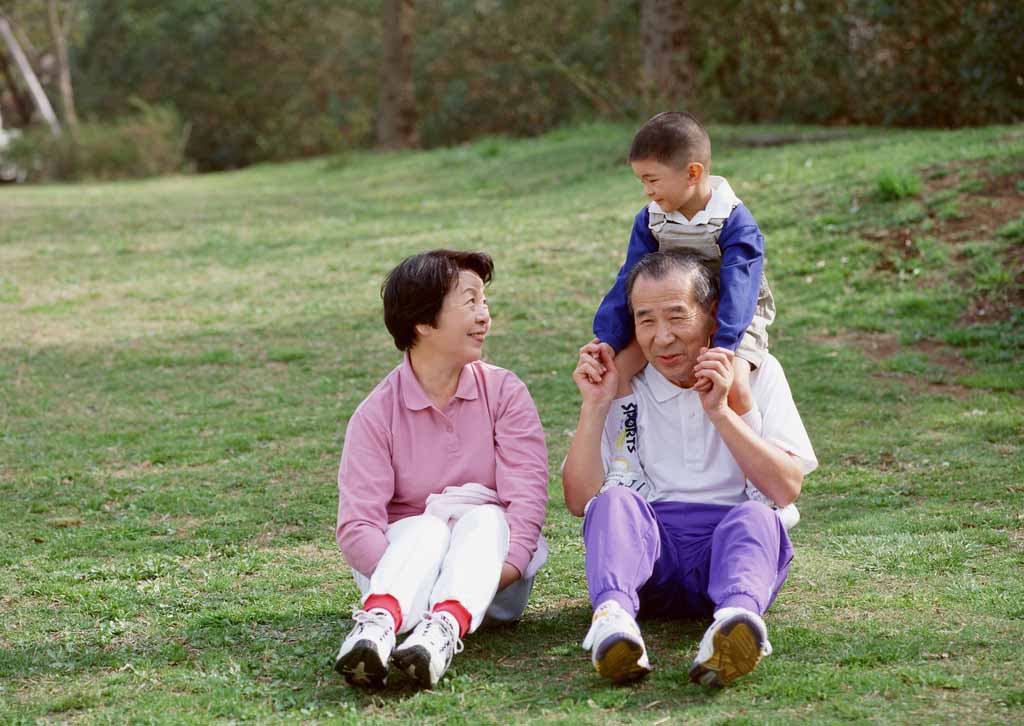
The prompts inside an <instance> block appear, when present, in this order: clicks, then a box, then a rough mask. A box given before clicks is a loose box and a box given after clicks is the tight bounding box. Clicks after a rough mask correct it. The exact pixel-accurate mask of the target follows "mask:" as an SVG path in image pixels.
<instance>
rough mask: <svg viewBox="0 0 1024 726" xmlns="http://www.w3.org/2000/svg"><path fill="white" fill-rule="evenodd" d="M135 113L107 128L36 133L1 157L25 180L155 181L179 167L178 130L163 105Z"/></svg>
mask: <svg viewBox="0 0 1024 726" xmlns="http://www.w3.org/2000/svg"><path fill="white" fill-rule="evenodd" d="M135 109H136V112H135V113H134V114H133V115H131V116H125V117H123V118H120V119H116V120H114V121H112V122H109V123H102V122H91V123H84V124H80V125H79V127H78V130H77V132H76V133H74V134H72V133H71V132H70V131H69V130H67V129H65V131H64V133H63V134H61V135H60V136H54V135H53V134H51V133H50V131H49V130H48V129H43V128H37V129H33V130H31V131H29V132H28V133H26V134H24V135H22V136H20V137H19V138H17V139H16V140H15V141H14V142H13V143H12V144H11V147H10V149H9V150H8V152H7V157H8V158H9V159H10V160H11V161H13V162H14V163H15V164H16V165H17V166H19V167H20V168H22V169H25V170H26V171H27V172H28V179H29V180H30V181H75V180H79V179H124V178H132V177H146V176H156V175H158V174H170V173H174V172H178V171H182V170H183V169H184V168H185V156H184V141H185V138H184V129H183V127H182V123H181V120H180V119H179V117H178V114H177V113H176V112H175V111H173V110H172V109H170V108H167V107H164V106H149V105H147V104H145V103H142V102H136V103H135Z"/></svg>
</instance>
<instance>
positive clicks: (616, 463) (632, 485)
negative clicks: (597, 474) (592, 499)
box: [598, 457, 647, 494]
mask: <svg viewBox="0 0 1024 726" xmlns="http://www.w3.org/2000/svg"><path fill="white" fill-rule="evenodd" d="M646 486H647V477H646V476H644V473H643V472H642V471H635V470H633V469H631V468H630V466H629V461H627V460H626V459H625V458H623V457H616V458H615V459H613V460H612V465H611V468H610V469H609V470H608V475H607V476H606V477H605V478H604V483H603V484H602V485H601V489H600V491H598V494H601V493H602V492H606V491H608V490H609V489H611V488H612V487H627V488H629V489H632V490H633V491H635V492H641V491H642V490H643V489H644V488H645V487H646Z"/></svg>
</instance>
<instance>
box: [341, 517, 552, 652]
mask: <svg viewBox="0 0 1024 726" xmlns="http://www.w3.org/2000/svg"><path fill="white" fill-rule="evenodd" d="M387 537H388V548H387V549H386V550H385V551H384V556H383V557H382V558H381V559H380V562H379V563H378V564H377V569H376V570H374V572H373V576H372V577H369V578H367V577H366V576H364V575H362V574H361V573H359V572H356V571H355V570H353V571H352V574H353V576H354V577H355V581H356V585H357V586H358V587H359V591H360V592H361V593H362V602H365V601H366V598H367V597H369V596H370V595H371V594H374V595H391V596H392V597H394V598H395V599H396V600H398V605H399V607H400V608H401V609H402V628H401V630H400V631H399V632H400V633H405V632H408V631H410V630H412V629H413V628H414V627H416V624H417V623H419V622H420V620H422V619H423V615H424V613H426V612H429V611H430V610H431V609H432V608H433V607H434V606H435V605H437V604H438V603H442V602H444V601H445V600H457V601H458V602H459V603H460V604H461V605H462V606H463V607H464V608H466V610H468V611H469V614H470V616H471V617H472V623H471V625H470V628H469V632H471V633H472V632H473V631H475V630H476V629H477V628H478V627H480V624H481V623H482V622H483V621H484V617H485V616H488V618H489V619H491V620H495V621H502V622H504V621H511V620H516V619H518V618H519V617H520V616H521V615H522V614H523V611H524V610H525V609H526V602H527V600H528V599H529V597H530V590H531V589H532V587H533V580H532V578H530V579H529V580H528V579H527V578H525V577H523V578H521V579H520V580H517V581H516V582H514V583H512V584H511V585H509V586H508V587H507V588H505V589H504V590H502V591H501V593H500V594H499V595H498V597H495V593H496V592H497V590H498V581H499V580H500V579H501V566H502V564H503V563H504V562H505V557H506V556H507V555H508V542H509V531H508V523H507V522H506V521H505V513H504V512H503V511H502V510H501V508H500V507H497V506H494V505H480V506H476V507H472V508H471V509H470V510H469V511H467V512H466V513H465V514H463V515H462V516H461V517H460V518H459V519H458V520H457V521H456V522H455V523H454V524H453V526H451V528H449V526H448V524H447V523H446V522H443V521H441V520H440V519H438V518H437V517H435V516H433V515H431V514H420V515H418V516H415V517H406V518H405V519H400V520H398V521H397V522H395V523H394V524H392V525H390V526H389V527H388V532H387Z"/></svg>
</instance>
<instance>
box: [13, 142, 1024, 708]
mask: <svg viewBox="0 0 1024 726" xmlns="http://www.w3.org/2000/svg"><path fill="white" fill-rule="evenodd" d="M785 131H786V133H793V131H792V129H786V130H785ZM803 131H806V132H807V133H808V134H811V136H810V137H809V138H816V137H814V133H815V132H816V130H814V129H805V130H803ZM777 132H778V130H772V129H757V128H751V127H743V128H740V127H730V128H720V129H712V135H713V138H715V139H719V142H718V143H716V147H715V162H714V164H715V172H716V173H720V174H723V175H725V176H727V177H729V179H730V181H731V182H732V184H733V187H734V188H735V189H736V190H737V193H738V194H739V195H740V197H741V198H743V200H744V201H745V202H746V203H747V204H748V206H749V207H750V208H751V210H752V211H753V213H754V215H755V216H756V217H757V219H758V220H759V222H760V224H761V226H762V228H763V230H764V232H765V234H766V237H767V240H768V250H769V252H768V255H769V262H768V274H769V277H770V280H771V282H772V285H773V288H774V290H775V293H776V299H777V303H778V307H779V318H778V320H777V322H776V324H775V325H774V326H773V327H772V329H771V335H772V348H773V350H774V352H775V353H776V355H777V356H778V357H779V358H780V359H781V360H782V361H783V363H784V365H785V366H786V369H787V372H788V375H789V379H790V382H791V385H792V388H793V391H794V395H795V397H796V400H797V403H798V405H799V406H800V409H801V412H802V414H803V417H804V421H805V422H806V424H807V428H808V430H809V432H810V434H811V438H812V440H813V442H814V444H815V447H816V450H817V453H818V456H819V458H820V459H821V462H822V466H821V468H820V469H819V470H818V471H817V472H815V473H814V474H813V475H812V476H811V477H810V478H809V479H808V480H807V482H806V485H805V490H804V496H803V497H802V498H801V501H800V508H801V512H802V514H803V520H802V522H801V524H800V526H799V527H798V528H797V529H796V530H795V531H794V540H795V544H796V548H797V559H796V561H795V563H794V566H793V569H792V571H791V576H790V579H789V582H788V583H787V585H786V587H785V588H784V590H783V593H782V595H781V596H780V598H779V600H778V602H777V603H776V605H775V606H774V607H773V609H772V611H771V613H770V614H769V617H768V624H769V627H770V629H771V637H772V641H773V644H774V646H775V653H774V655H772V656H771V657H770V658H768V659H766V660H765V661H764V663H763V665H762V666H760V667H759V668H758V669H757V671H756V672H755V673H754V674H752V675H751V676H749V677H747V678H745V679H743V680H741V681H739V682H737V683H736V685H735V686H734V687H732V688H731V689H729V690H727V691H725V692H722V693H709V692H706V691H704V690H701V689H699V688H697V687H695V686H692V685H690V684H688V683H687V681H686V670H687V667H688V665H689V662H690V659H691V658H692V655H693V653H694V650H695V648H696V645H697V643H698V641H699V638H700V635H701V633H702V631H703V627H704V624H702V623H698V622H683V623H662V622H657V623H651V624H648V625H646V626H645V633H646V638H647V642H648V646H649V649H650V651H651V656H652V661H653V663H654V666H655V669H656V670H655V672H654V674H653V676H652V677H651V678H650V679H649V680H648V681H646V682H645V683H643V684H641V685H639V686H636V687H633V688H613V687H610V686H608V685H606V684H605V683H602V682H601V681H600V680H599V679H598V677H597V676H596V675H595V674H594V673H593V671H592V669H591V667H590V665H589V662H588V660H587V656H586V654H585V653H584V652H583V651H582V650H580V648H579V647H578V644H579V641H580V640H581V639H582V637H583V635H584V633H585V632H586V629H587V626H588V607H587V600H586V585H585V582H584V578H583V570H582V558H583V551H582V543H581V540H580V523H579V521H578V520H576V519H574V518H572V517H571V516H570V515H569V514H568V513H567V512H566V510H565V507H564V505H563V503H562V501H561V496H560V481H559V479H558V476H557V462H558V461H560V460H561V458H562V457H563V456H564V454H565V451H566V447H567V445H568V441H569V438H568V437H569V432H570V431H571V429H572V428H573V427H574V426H575V416H576V412H577V405H578V397H577V394H576V392H575V388H574V386H573V384H572V382H571V379H570V376H569V374H570V372H571V370H572V367H573V364H574V355H573V354H574V351H575V350H576V349H577V348H578V346H579V345H580V344H581V343H582V342H584V341H585V340H587V339H588V337H589V324H590V317H591V315H592V313H593V310H594V308H595V306H596V304H597V302H598V300H599V299H600V296H601V294H602V293H603V291H604V290H605V289H606V288H607V286H608V285H609V283H610V280H611V279H612V276H613V274H614V272H615V270H616V269H617V266H618V265H619V264H620V262H621V259H622V256H623V254H624V250H625V241H626V238H627V235H628V230H629V226H630V223H631V221H632V217H633V214H634V213H635V212H636V210H637V209H638V208H639V207H640V206H641V204H642V203H643V200H642V198H641V194H640V189H639V186H638V184H637V182H636V181H635V180H633V179H632V178H631V175H630V174H629V172H628V168H627V167H626V166H625V164H624V162H623V158H624V153H625V148H626V144H627V142H628V139H629V134H630V129H627V128H624V127H611V126H601V125H594V126H585V127H578V128H573V129H565V130H561V131H557V132H555V133H552V134H549V135H547V136H545V137H542V138H538V139H533V140H526V141H511V140H507V139H500V138H498V139H494V138H491V139H486V140H483V141H481V142H479V143H477V144H474V145H469V146H463V147H458V148H452V149H443V150H437V151H431V152H425V153H407V154H394V155H375V154H369V153H354V154H351V155H347V156H344V157H339V158H335V159H329V160H319V161H310V162H303V163H295V164H289V165H283V166H266V167H258V168H254V169H250V170H247V171H244V172H240V173H232V174H217V175H209V176H203V177H183V178H169V179H162V180H154V181H147V182H133V183H122V184H103V185H86V186H59V187H58V186H55V187H38V188H4V189H0V220H2V224H0V493H2V495H3V499H4V505H5V506H4V507H3V508H2V509H0V616H2V621H3V625H4V627H3V630H2V631H0V714H3V720H6V721H13V722H30V721H60V722H65V721H66V722H87V723H93V722H98V723H120V722H124V721H133V722H156V723H171V722H207V721H222V722H228V721H240V720H259V721H271V722H307V721H321V722H329V721H341V722H352V723H357V722H358V723H364V722H377V721H386V720H390V719H403V720H415V721H425V722H431V721H432V722H442V721H444V722H448V721H451V722H456V723H460V722H465V723H478V722H489V721H504V722H514V723H518V722H524V721H556V722H565V723H577V722H594V723H603V722H609V721H614V722H620V721H622V722H638V723H640V722H643V723H648V722H661V721H662V720H665V719H667V720H666V721H665V722H680V721H682V720H686V721H690V722H696V723H722V722H730V723H748V722H758V723H760V722H764V721H771V722H779V723H788V722H792V721H794V720H799V719H805V720H812V721H815V722H836V721H846V720H855V721H867V720H881V721H892V722H929V723H933V722H936V721H947V720H948V721H951V720H966V721H970V722H1009V721H1019V720H1021V719H1024V691H1022V689H1021V681H1022V680H1024V661H1022V659H1021V646H1020V644H1021V643H1022V642H1024V578H1022V577H1021V572H1022V571H1024V570H1022V566H1024V514H1022V512H1024V485H1022V482H1024V463H1022V462H1024V455H1022V454H1024V451H1022V434H1024V415H1022V412H1024V406H1022V399H1021V396H1020V394H1019V391H1020V388H1021V386H1022V385H1024V374H1022V366H1021V354H1022V349H1024V317H1022V315H1021V312H1020V309H1019V307H1016V308H1015V307H1014V306H1015V305H1017V303H1016V302H1015V301H1019V300H1020V299H1021V298H1020V294H1021V290H1020V284H1019V281H1020V280H1021V277H1020V272H1021V270H1020V262H1021V257H1020V255H1019V249H1020V244H1021V233H1020V230H1021V229H1022V228H1024V217H1021V215H1020V214H1019V213H1015V214H1013V215H1012V216H1011V218H1009V219H1006V220H1003V221H1001V222H1000V224H999V226H998V228H987V229H983V228H982V226H981V225H980V224H978V225H975V224H972V223H971V220H972V219H978V218H979V217H978V215H979V214H980V212H979V211H978V210H979V209H982V206H981V205H988V206H985V207H984V209H987V210H989V213H990V214H991V215H996V214H1003V213H1004V212H1005V210H1006V209H1007V208H1008V207H1005V206H1001V207H996V206H993V204H995V203H997V202H998V203H999V204H1002V205H1012V204H1015V203H1016V202H1018V201H1020V199H1019V197H1020V194H1021V193H1022V190H1021V186H1020V184H1019V183H1018V182H1017V181H1015V180H1019V179H1020V178H1021V174H1022V173H1024V128H1021V127H999V128H985V129H974V130H964V131H955V132H931V131H929V132H905V131H885V130H873V129H858V130H856V131H854V132H851V133H850V134H849V135H847V136H845V137H844V136H838V137H829V138H827V139H824V140H820V139H819V140H818V141H817V142H816V143H802V144H793V145H789V146H782V147H771V148H758V147H755V148H752V147H751V146H750V145H749V143H741V142H740V140H743V139H747V140H749V137H750V136H751V135H756V134H758V133H766V134H767V133H777ZM886 169H898V170H900V174H901V175H902V176H899V177H898V179H897V181H898V180H899V179H903V180H906V179H917V180H918V181H917V182H916V183H915V185H912V186H909V187H908V186H906V185H903V186H902V187H901V188H902V189H911V188H912V189H913V191H912V192H911V193H909V195H908V194H904V193H902V192H901V193H899V194H896V195H888V196H886V195H882V194H879V188H880V179H881V178H882V177H880V174H882V170H886ZM965 170H967V171H965ZM990 177H992V178H996V177H998V178H999V179H1004V180H1005V179H1009V180H1010V181H1009V182H1006V183H1005V184H1004V185H1003V186H1002V187H1000V188H1001V189H1003V188H1005V189H1006V190H1010V191H1009V192H1005V193H1003V196H999V197H996V196H994V195H993V194H992V193H990V192H988V191H986V190H989V189H990V185H989V181H988V179H989V178H990ZM902 183H903V182H901V184H902ZM897 186H898V185H897ZM1013 193H1016V194H1017V195H1018V196H1017V197H1013ZM1007 194H1009V196H1007ZM894 196H895V197H896V198H893V197H894ZM1018 208H1019V207H1018ZM1000 210H1003V211H1000ZM972 215H973V216H972ZM440 245H449V246H455V247H461V248H470V247H474V248H483V249H485V250H488V251H489V252H491V253H492V254H493V256H494V258H495V260H496V266H497V274H496V277H495V280H494V282H493V284H492V286H491V289H490V292H489V298H490V299H491V302H492V309H493V313H494V316H495V325H494V333H493V335H492V337H491V338H490V339H489V342H488V344H487V355H488V358H489V359H490V360H492V361H494V362H496V363H498V364H500V365H503V366H505V367H508V368H511V369H512V370H514V371H516V372H517V373H518V374H519V375H520V376H521V377H522V378H523V379H524V380H525V381H526V382H527V384H528V385H529V387H530V389H531V391H532V393H533V396H534V398H535V399H536V401H537V404H538V407H539V409H540V412H541V417H542V419H543V422H544V425H545V429H546V431H547V435H548V444H549V447H550V459H551V462H552V470H553V477H552V481H551V494H552V500H551V505H550V507H549V517H548V522H547V525H546V529H545V531H546V534H547V536H548V538H549V541H550V542H551V545H552V551H553V554H552V558H551V561H550V563H549V565H548V567H547V568H546V569H545V570H544V571H543V572H542V573H541V575H540V577H539V580H538V582H537V586H536V588H535V590H534V597H533V599H532V602H531V605H530V608H529V610H528V612H527V617H526V618H525V619H524V620H523V621H522V622H521V623H520V624H519V625H518V626H516V627H512V628H508V629H504V630H498V631H493V632H481V633H479V634H477V635H474V636H473V637H470V638H468V639H467V641H466V651H465V653H463V654H462V655H460V656H459V657H458V658H457V660H456V663H455V666H454V668H453V671H452V675H451V677H450V678H448V679H447V680H445V681H444V682H443V683H442V684H441V686H439V687H438V689H436V690H435V691H434V692H429V693H423V692H415V691H413V690H411V689H409V688H408V687H405V686H402V685H401V684H400V683H398V684H396V685H395V686H394V687H392V688H390V689H389V690H387V691H385V692H384V693H380V694H366V693H359V692H355V691H353V690H350V689H349V688H347V687H346V686H345V684H344V683H343V682H342V681H341V680H340V679H339V678H338V677H337V676H336V674H334V673H333V671H332V670H331V669H330V664H331V660H332V657H333V654H334V652H335V650H336V648H337V645H338V643H339V642H340V639H341V637H342V636H343V634H344V633H345V631H346V629H347V627H348V623H349V621H348V620H347V618H348V615H349V610H350V607H351V605H352V604H353V602H354V599H355V588H354V586H353V584H352V582H351V579H350V577H349V575H348V571H347V569H346V567H345V566H344V564H343V561H342V559H341V557H340V555H339V554H338V553H337V551H336V548H335V545H334V542H333V536H332V528H333V522H334V516H335V509H336V485H335V475H336V467H337V461H338V457H339V454H340V451H341V445H342V437H343V432H344V428H345V421H346V419H347V417H348V416H349V415H351V413H352V411H353V409H354V407H355V406H356V405H357V404H358V402H359V401H360V400H361V399H362V397H363V396H364V395H365V394H366V393H367V392H368V391H369V390H370V389H371V388H372V386H373V385H374V384H375V383H376V382H377V381H378V380H379V379H380V378H381V377H382V376H383V375H385V374H386V372H387V371H388V370H389V369H390V368H391V367H392V366H394V365H395V364H396V362H397V361H398V359H399V356H398V353H397V351H396V350H395V349H394V348H393V346H392V344H391V342H390V339H389V337H388V336H387V333H386V331H385V329H384V326H383V324H382V321H381V315H380V299H379V285H380V281H381V278H382V277H383V275H384V273H385V272H386V271H387V270H388V269H389V268H390V267H391V266H393V265H394V264H395V263H396V261H397V260H399V259H400V258H401V257H402V256H404V255H407V254H410V253H413V252H416V251H420V250H423V249H425V248H429V247H434V246H440ZM1000 301H1003V302H1000ZM1000 305H1002V306H1003V307H999V306H1000ZM980 309H985V310H986V311H994V312H991V313H988V312H987V313H986V315H988V316H989V319H985V318H984V317H983V316H979V315H977V310H980ZM972 310H973V311H974V313H973V317H971V316H970V315H968V317H965V314H967V313H968V312H969V311H972Z"/></svg>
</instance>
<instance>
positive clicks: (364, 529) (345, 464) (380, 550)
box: [335, 408, 395, 577]
mask: <svg viewBox="0 0 1024 726" xmlns="http://www.w3.org/2000/svg"><path fill="white" fill-rule="evenodd" d="M394 493H395V474H394V470H393V469H392V467H391V440H390V436H388V434H387V429H386V427H385V426H383V425H381V424H380V423H377V422H374V421H372V420H371V417H370V416H367V415H366V413H365V412H364V411H363V410H362V408H360V409H357V410H356V412H355V414H353V416H352V418H351V419H349V422H348V427H347V429H346V430H345V446H344V448H343V449H342V452H341V467H340V468H339V470H338V528H337V531H336V533H335V536H336V538H337V540H338V547H339V548H341V552H342V554H343V555H344V556H345V561H346V562H348V564H349V565H350V566H351V567H352V568H353V569H354V570H356V571H358V572H360V573H362V574H363V575H365V576H366V577H369V576H370V575H372V574H373V571H374V570H375V569H376V568H377V563H378V562H379V561H380V558H381V557H382V556H383V555H384V550H385V549H387V546H388V539H387V534H386V532H387V529H388V511H387V504H388V502H389V501H391V498H392V497H393V496H394Z"/></svg>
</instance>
